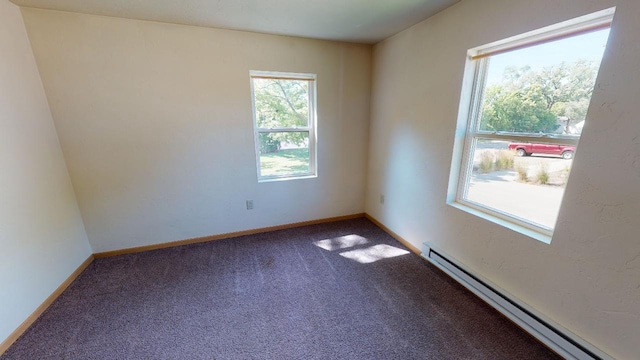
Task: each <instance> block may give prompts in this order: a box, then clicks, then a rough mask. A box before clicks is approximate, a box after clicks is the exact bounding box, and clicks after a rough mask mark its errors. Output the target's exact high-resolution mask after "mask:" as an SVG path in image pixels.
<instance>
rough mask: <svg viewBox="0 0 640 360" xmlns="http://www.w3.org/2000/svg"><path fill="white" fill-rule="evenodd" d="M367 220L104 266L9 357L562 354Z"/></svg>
mask: <svg viewBox="0 0 640 360" xmlns="http://www.w3.org/2000/svg"><path fill="white" fill-rule="evenodd" d="M557 358H558V357H557V356H556V355H555V354H554V353H552V352H551V351H549V350H548V349H547V348H545V347H544V346H543V345H541V344H540V343H538V342H537V341H536V340H535V339H533V338H532V337H531V336H530V335H528V334H527V333H525V332H524V331H522V330H521V329H520V328H518V327H517V326H515V325H513V324H512V323H511V322H509V321H508V320H506V319H505V318H504V317H503V316H502V315H500V314H499V313H498V312H497V311H495V310H494V309H493V308H491V307H489V306H488V305H487V304H485V303H484V302H483V301H481V300H480V299H478V298H477V297H476V296H475V295H473V294H472V293H470V292H469V291H467V290H466V289H465V288H464V287H462V286H461V285H459V284H458V283H456V282H455V281H454V280H452V279H451V278H449V277H448V276H447V275H445V274H444V273H442V272H441V271H440V270H438V269H437V268H436V267H434V266H433V265H431V264H429V263H428V262H426V261H425V260H423V259H422V258H420V257H419V256H417V255H415V254H413V253H409V252H408V251H407V249H406V248H405V247H404V246H402V245H401V244H400V243H398V242H397V241H395V240H394V239H393V238H391V237H390V236H389V235H388V234H386V233H385V232H384V231H382V230H381V229H380V228H378V227H376V226H375V225H374V224H372V223H371V222H369V221H368V220H366V219H355V220H347V221H339V222H333V223H326V224H320V225H312V226H306V227H300V228H294V229H288V230H281V231H275V232H270V233H264V234H258V235H249V236H243V237H238V238H234V239H227V240H220V241H213V242H208V243H201V244H194V245H187V246H181V247H175V248H168V249H161V250H155V251H149V252H144V253H138V254H131V255H121V256H116V257H111V258H105V259H97V260H95V261H94V262H93V263H92V264H91V265H90V266H89V267H88V268H87V269H86V270H85V271H84V272H83V273H82V274H81V275H80V276H79V277H78V278H77V279H76V280H75V281H74V282H73V283H72V284H71V286H70V287H69V288H68V289H67V290H66V291H65V292H64V293H63V294H62V295H61V296H60V297H59V298H58V299H57V300H56V301H55V302H54V303H53V304H52V305H51V306H50V307H49V309H47V311H45V313H44V314H43V315H42V316H41V317H40V318H39V319H38V320H37V321H36V322H35V323H34V324H33V326H31V327H30V328H29V330H28V331H27V332H26V333H25V334H24V335H23V336H22V337H20V339H18V341H16V342H15V343H14V344H13V345H12V346H11V347H10V348H9V349H8V350H7V351H6V352H5V354H4V355H3V356H1V357H0V359H2V360H8V359H557Z"/></svg>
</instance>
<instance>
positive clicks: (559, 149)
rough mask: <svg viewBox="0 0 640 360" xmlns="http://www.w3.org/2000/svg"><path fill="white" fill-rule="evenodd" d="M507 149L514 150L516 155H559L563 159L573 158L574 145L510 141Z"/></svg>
mask: <svg viewBox="0 0 640 360" xmlns="http://www.w3.org/2000/svg"><path fill="white" fill-rule="evenodd" d="M509 150H515V152H516V155H518V156H529V155H531V154H548V155H560V156H562V158H563V159H567V160H569V159H573V154H574V153H575V152H576V147H575V146H572V145H557V144H532V143H511V144H509Z"/></svg>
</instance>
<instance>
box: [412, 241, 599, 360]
mask: <svg viewBox="0 0 640 360" xmlns="http://www.w3.org/2000/svg"><path fill="white" fill-rule="evenodd" d="M422 245H423V248H422V256H423V257H424V258H425V259H427V260H428V261H429V262H431V263H432V264H434V265H435V266H437V267H438V268H440V269H441V270H442V271H444V272H445V273H447V274H448V275H449V276H451V277H452V278H454V279H455V280H456V281H458V282H459V283H460V284H462V285H463V286H464V287H466V288H467V289H469V290H471V291H472V292H473V293H475V294H476V295H477V296H479V297H480V298H481V299H483V300H484V301H485V302H487V303H488V304H489V305H491V306H493V307H494V308H495V309H496V310H498V311H500V312H501V313H502V314H504V315H505V316H506V317H508V318H509V319H510V320H511V321H513V322H514V323H516V324H517V325H519V326H520V327H521V328H523V329H524V330H525V331H527V332H528V333H530V334H531V335H533V336H534V337H535V338H537V339H538V340H540V341H541V342H542V343H543V344H545V345H546V346H548V347H549V348H550V349H552V350H553V351H555V352H556V353H558V354H559V355H560V356H563V357H564V358H566V359H580V360H583V359H585V360H587V359H588V360H591V359H598V360H600V359H602V360H605V359H606V360H611V359H612V358H611V357H610V356H608V355H607V354H605V353H604V352H602V351H600V350H599V349H597V348H596V347H594V346H593V345H591V344H589V343H588V342H586V341H585V340H583V339H580V338H579V337H578V336H576V335H575V334H573V333H571V332H570V331H568V330H566V329H563V328H562V327H561V326H560V325H558V324H555V323H554V322H553V321H551V320H549V319H547V318H545V317H544V316H543V315H541V314H539V313H537V312H536V311H535V310H533V309H531V308H529V307H528V306H527V305H525V304H524V303H522V302H521V301H519V300H517V299H516V298H515V297H514V296H511V295H509V294H508V293H507V292H506V291H504V290H502V289H500V288H499V287H497V286H496V285H494V284H492V283H491V282H490V281H488V280H486V279H483V278H482V277H480V276H478V275H474V274H473V273H472V272H471V271H469V270H468V269H466V268H465V267H464V266H463V265H462V264H459V263H458V262H457V261H456V260H455V259H453V258H451V257H450V256H447V255H446V254H444V253H443V252H442V251H440V250H438V249H436V248H434V247H433V246H432V245H431V244H429V243H423V244H422Z"/></svg>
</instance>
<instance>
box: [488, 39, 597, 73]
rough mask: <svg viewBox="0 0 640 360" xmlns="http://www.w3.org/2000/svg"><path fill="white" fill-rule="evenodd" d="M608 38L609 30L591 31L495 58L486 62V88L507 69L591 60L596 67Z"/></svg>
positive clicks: (533, 67) (535, 67)
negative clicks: (510, 67)
mask: <svg viewBox="0 0 640 360" xmlns="http://www.w3.org/2000/svg"><path fill="white" fill-rule="evenodd" d="M608 38H609V29H604V30H599V31H594V32H591V33H587V34H584V35H578V36H574V37H570V38H567V39H562V40H558V41H554V42H550V43H546V44H541V45H536V46H532V47H528V48H524V49H520V50H514V51H511V52H508V53H504V54H500V55H494V56H492V57H491V60H490V63H489V70H488V72H487V85H493V84H499V83H501V81H502V75H503V74H504V70H505V69H506V68H507V67H509V66H516V67H523V66H526V65H529V66H531V68H532V69H533V70H538V69H542V68H543V67H547V66H551V65H555V64H559V63H561V62H566V63H572V62H575V61H577V60H582V59H586V60H593V61H595V63H596V64H597V65H598V66H599V65H600V61H601V60H602V55H603V54H604V49H605V46H606V44H607V39H608Z"/></svg>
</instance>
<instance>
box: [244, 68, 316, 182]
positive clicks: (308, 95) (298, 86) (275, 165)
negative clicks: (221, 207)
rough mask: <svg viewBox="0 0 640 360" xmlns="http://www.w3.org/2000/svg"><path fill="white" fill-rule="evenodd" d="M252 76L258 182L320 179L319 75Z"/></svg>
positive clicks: (264, 73)
mask: <svg viewBox="0 0 640 360" xmlns="http://www.w3.org/2000/svg"><path fill="white" fill-rule="evenodd" d="M250 76H251V95H252V102H253V125H254V136H255V145H256V160H257V167H258V180H259V181H268V180H280V179H292V178H300V177H313V176H316V131H315V123H316V121H315V120H316V101H315V94H316V75H315V74H297V73H280V72H265V71H251V73H250Z"/></svg>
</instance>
